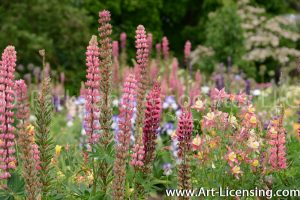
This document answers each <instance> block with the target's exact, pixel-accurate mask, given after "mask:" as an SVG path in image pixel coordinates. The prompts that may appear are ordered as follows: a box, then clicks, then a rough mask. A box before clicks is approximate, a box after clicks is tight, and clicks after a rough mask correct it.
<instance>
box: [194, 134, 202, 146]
mask: <svg viewBox="0 0 300 200" xmlns="http://www.w3.org/2000/svg"><path fill="white" fill-rule="evenodd" d="M192 144H193V145H195V146H200V144H201V138H200V137H199V135H197V136H196V137H195V138H194V139H193V141H192Z"/></svg>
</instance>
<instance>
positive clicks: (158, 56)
mask: <svg viewBox="0 0 300 200" xmlns="http://www.w3.org/2000/svg"><path fill="white" fill-rule="evenodd" d="M155 48H156V62H159V61H160V58H161V44H160V43H157V44H156V45H155Z"/></svg>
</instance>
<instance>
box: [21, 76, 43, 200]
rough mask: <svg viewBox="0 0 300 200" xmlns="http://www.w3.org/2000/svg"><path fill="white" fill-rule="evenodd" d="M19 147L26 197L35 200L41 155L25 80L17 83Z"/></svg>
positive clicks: (37, 190) (38, 187) (38, 184)
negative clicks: (31, 119) (36, 140)
mask: <svg viewBox="0 0 300 200" xmlns="http://www.w3.org/2000/svg"><path fill="white" fill-rule="evenodd" d="M15 91H16V94H17V114H16V115H17V119H18V120H19V123H18V146H19V147H20V153H21V156H20V157H21V160H22V168H23V170H22V175H23V178H24V181H25V190H26V197H27V199H28V200H35V199H37V198H38V196H39V191H40V181H39V177H38V171H37V170H38V168H39V154H36V150H38V149H36V144H35V143H34V127H33V126H32V125H30V123H29V112H30V111H29V101H28V92H27V86H26V84H25V82H24V81H23V80H18V81H16V84H15Z"/></svg>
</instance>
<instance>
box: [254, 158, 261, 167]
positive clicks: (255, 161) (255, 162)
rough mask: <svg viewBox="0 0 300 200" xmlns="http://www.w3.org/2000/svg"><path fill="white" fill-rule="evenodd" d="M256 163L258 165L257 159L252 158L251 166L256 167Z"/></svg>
mask: <svg viewBox="0 0 300 200" xmlns="http://www.w3.org/2000/svg"><path fill="white" fill-rule="evenodd" d="M258 165H259V162H258V160H257V159H255V160H253V162H252V166H253V167H257V166H258Z"/></svg>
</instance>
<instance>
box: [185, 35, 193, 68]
mask: <svg viewBox="0 0 300 200" xmlns="http://www.w3.org/2000/svg"><path fill="white" fill-rule="evenodd" d="M191 48H192V43H191V42H190V41H189V40H188V41H186V42H185V45H184V62H185V64H186V65H187V66H188V63H189V59H190V54H191Z"/></svg>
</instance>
